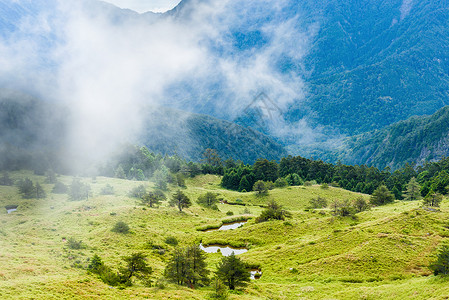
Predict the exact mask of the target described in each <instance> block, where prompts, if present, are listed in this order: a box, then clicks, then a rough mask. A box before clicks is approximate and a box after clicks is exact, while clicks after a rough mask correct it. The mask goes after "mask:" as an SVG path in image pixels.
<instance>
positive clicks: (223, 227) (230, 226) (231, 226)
mask: <svg viewBox="0 0 449 300" xmlns="http://www.w3.org/2000/svg"><path fill="white" fill-rule="evenodd" d="M246 222H248V221H239V222H233V223H226V224H223V225H221V226H220V228H213V229H208V230H206V232H209V231H217V230H231V229H237V228H239V227H241V226H243V224H245V223H246Z"/></svg>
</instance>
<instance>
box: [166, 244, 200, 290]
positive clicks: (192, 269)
mask: <svg viewBox="0 0 449 300" xmlns="http://www.w3.org/2000/svg"><path fill="white" fill-rule="evenodd" d="M208 275H209V270H208V269H207V264H206V255H205V253H204V252H203V251H202V250H201V249H200V247H199V246H198V245H192V246H188V247H186V248H176V249H175V250H174V251H173V252H172V254H171V257H170V260H169V262H168V264H167V266H166V267H165V271H164V277H165V278H167V279H168V280H169V281H171V282H174V283H176V284H178V285H187V286H189V287H191V288H193V287H195V286H204V285H208V284H209V278H208Z"/></svg>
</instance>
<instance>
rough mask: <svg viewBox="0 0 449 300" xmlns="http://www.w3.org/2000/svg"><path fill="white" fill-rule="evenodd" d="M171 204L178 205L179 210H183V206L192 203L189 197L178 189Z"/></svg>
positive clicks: (188, 205)
mask: <svg viewBox="0 0 449 300" xmlns="http://www.w3.org/2000/svg"><path fill="white" fill-rule="evenodd" d="M169 203H170V205H171V206H176V207H178V209H179V211H180V212H182V209H183V208H188V207H190V205H192V202H191V201H190V199H189V197H187V196H186V195H185V194H184V193H183V192H182V191H180V190H178V191H177V192H176V193H174V194H173V195H172V198H171V199H170V202H169Z"/></svg>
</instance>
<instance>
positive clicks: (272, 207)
mask: <svg viewBox="0 0 449 300" xmlns="http://www.w3.org/2000/svg"><path fill="white" fill-rule="evenodd" d="M288 217H291V214H290V213H289V212H288V211H286V210H284V209H283V207H282V206H281V205H279V204H278V203H276V202H275V201H271V202H270V203H268V207H267V208H266V209H265V210H264V211H262V213H261V214H260V216H258V217H257V218H256V222H257V223H260V222H265V221H269V220H285V218H288Z"/></svg>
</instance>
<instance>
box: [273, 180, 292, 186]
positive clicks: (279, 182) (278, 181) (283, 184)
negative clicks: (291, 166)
mask: <svg viewBox="0 0 449 300" xmlns="http://www.w3.org/2000/svg"><path fill="white" fill-rule="evenodd" d="M287 185H289V183H288V182H287V180H285V178H278V179H276V181H275V182H274V186H275V187H277V188H283V187H286V186H287Z"/></svg>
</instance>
